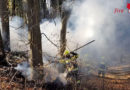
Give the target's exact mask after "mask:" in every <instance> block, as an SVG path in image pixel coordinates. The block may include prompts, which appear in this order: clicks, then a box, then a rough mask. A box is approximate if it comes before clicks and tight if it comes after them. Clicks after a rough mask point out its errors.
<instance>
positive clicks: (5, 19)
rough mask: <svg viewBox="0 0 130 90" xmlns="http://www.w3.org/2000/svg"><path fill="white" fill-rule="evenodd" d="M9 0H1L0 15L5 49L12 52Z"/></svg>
mask: <svg viewBox="0 0 130 90" xmlns="http://www.w3.org/2000/svg"><path fill="white" fill-rule="evenodd" d="M7 6H8V0H0V15H1V22H2V38H3V44H4V49H5V50H6V51H10V32H9V11H8V8H7Z"/></svg>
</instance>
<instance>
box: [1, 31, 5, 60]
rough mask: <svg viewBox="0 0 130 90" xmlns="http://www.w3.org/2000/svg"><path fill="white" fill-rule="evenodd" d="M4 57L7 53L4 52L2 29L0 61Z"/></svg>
mask: <svg viewBox="0 0 130 90" xmlns="http://www.w3.org/2000/svg"><path fill="white" fill-rule="evenodd" d="M4 57H5V53H4V48H3V42H2V36H1V30H0V61H1V60H3V59H4Z"/></svg>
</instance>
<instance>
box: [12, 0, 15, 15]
mask: <svg viewBox="0 0 130 90" xmlns="http://www.w3.org/2000/svg"><path fill="white" fill-rule="evenodd" d="M15 8H16V5H15V0H12V16H14V15H15Z"/></svg>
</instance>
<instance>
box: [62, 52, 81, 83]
mask: <svg viewBox="0 0 130 90" xmlns="http://www.w3.org/2000/svg"><path fill="white" fill-rule="evenodd" d="M77 58H78V54H77V53H75V52H69V51H68V50H66V51H65V52H64V56H63V59H64V60H62V61H61V62H62V63H63V62H64V63H65V68H66V71H67V72H68V74H67V77H66V78H67V80H68V82H70V81H71V82H72V83H73V82H76V84H77V85H79V83H80V79H79V75H78V73H79V67H78V63H77ZM72 79H73V80H72ZM71 82H70V83H71Z"/></svg>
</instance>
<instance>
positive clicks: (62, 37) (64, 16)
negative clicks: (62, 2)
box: [60, 10, 70, 57]
mask: <svg viewBox="0 0 130 90" xmlns="http://www.w3.org/2000/svg"><path fill="white" fill-rule="evenodd" d="M69 16H70V11H68V10H65V11H64V12H63V14H62V28H61V32H60V56H61V57H62V56H63V53H64V51H65V50H66V41H67V40H66V31H67V30H66V29H67V21H68V19H69Z"/></svg>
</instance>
